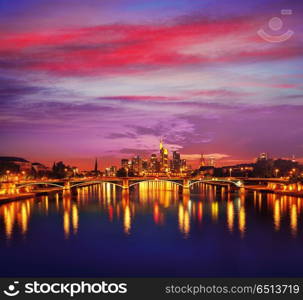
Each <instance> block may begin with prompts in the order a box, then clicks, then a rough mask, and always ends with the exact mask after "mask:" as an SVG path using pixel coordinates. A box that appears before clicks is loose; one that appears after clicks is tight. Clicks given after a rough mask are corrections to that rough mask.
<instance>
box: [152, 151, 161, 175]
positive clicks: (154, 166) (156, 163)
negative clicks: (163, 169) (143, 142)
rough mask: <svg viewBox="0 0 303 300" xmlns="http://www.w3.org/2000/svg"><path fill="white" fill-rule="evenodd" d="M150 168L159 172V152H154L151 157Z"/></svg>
mask: <svg viewBox="0 0 303 300" xmlns="http://www.w3.org/2000/svg"><path fill="white" fill-rule="evenodd" d="M150 170H151V171H152V172H153V173H155V172H159V161H158V158H157V154H152V155H151V157H150Z"/></svg>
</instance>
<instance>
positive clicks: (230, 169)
mask: <svg viewBox="0 0 303 300" xmlns="http://www.w3.org/2000/svg"><path fill="white" fill-rule="evenodd" d="M232 170H233V169H232V168H229V177H231V171H232Z"/></svg>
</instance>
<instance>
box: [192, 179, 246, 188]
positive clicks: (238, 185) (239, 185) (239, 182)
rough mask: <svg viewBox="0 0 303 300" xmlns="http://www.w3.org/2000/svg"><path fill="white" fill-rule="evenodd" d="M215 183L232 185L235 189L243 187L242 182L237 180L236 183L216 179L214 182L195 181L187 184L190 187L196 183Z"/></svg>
mask: <svg viewBox="0 0 303 300" xmlns="http://www.w3.org/2000/svg"><path fill="white" fill-rule="evenodd" d="M216 182H223V183H229V184H233V185H235V186H236V187H238V188H240V187H243V182H242V181H240V180H238V181H233V180H223V179H216V180H197V181H193V182H191V183H190V184H189V186H192V185H194V184H196V183H209V184H211V183H216Z"/></svg>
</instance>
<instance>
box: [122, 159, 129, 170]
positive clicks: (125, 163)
mask: <svg viewBox="0 0 303 300" xmlns="http://www.w3.org/2000/svg"><path fill="white" fill-rule="evenodd" d="M121 168H124V169H125V170H127V169H128V168H129V165H128V159H127V158H122V159H121Z"/></svg>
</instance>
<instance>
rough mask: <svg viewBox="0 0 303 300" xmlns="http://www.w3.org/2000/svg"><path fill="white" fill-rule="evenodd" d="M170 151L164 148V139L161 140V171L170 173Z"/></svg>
mask: <svg viewBox="0 0 303 300" xmlns="http://www.w3.org/2000/svg"><path fill="white" fill-rule="evenodd" d="M168 169H169V168H168V150H167V149H166V148H164V146H163V141H162V139H161V140H160V170H161V172H168Z"/></svg>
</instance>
